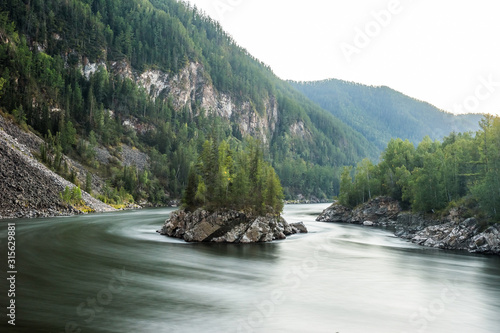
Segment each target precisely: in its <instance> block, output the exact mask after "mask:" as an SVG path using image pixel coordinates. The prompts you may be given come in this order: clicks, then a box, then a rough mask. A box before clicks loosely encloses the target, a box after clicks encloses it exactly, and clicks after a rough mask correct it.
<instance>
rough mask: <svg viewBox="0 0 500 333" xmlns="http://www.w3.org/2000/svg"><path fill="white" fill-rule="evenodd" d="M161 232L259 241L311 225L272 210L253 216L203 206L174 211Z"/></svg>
mask: <svg viewBox="0 0 500 333" xmlns="http://www.w3.org/2000/svg"><path fill="white" fill-rule="evenodd" d="M158 232H159V233H160V234H162V235H166V236H170V237H176V238H180V239H183V240H185V241H187V242H216V243H257V242H270V241H272V240H277V239H285V238H286V236H289V235H292V234H296V233H306V232H307V228H306V226H305V225H304V223H302V222H299V223H291V224H289V223H287V222H286V221H285V219H283V217H280V216H274V215H270V214H269V215H266V216H257V217H252V216H248V215H247V214H245V213H242V212H238V211H234V210H224V211H215V212H209V211H207V210H205V209H201V208H199V209H197V210H195V211H194V212H189V211H186V210H178V211H175V212H173V213H172V214H171V215H170V218H169V219H168V220H167V221H165V225H164V226H163V228H162V229H161V230H159V231H158Z"/></svg>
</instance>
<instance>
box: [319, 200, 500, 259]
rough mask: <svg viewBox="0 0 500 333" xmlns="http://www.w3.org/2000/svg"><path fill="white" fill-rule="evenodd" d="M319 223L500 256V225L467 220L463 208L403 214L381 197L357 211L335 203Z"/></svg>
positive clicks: (422, 243) (396, 203) (396, 205)
mask: <svg viewBox="0 0 500 333" xmlns="http://www.w3.org/2000/svg"><path fill="white" fill-rule="evenodd" d="M316 221H319V222H340V223H352V224H360V225H364V226H367V227H372V226H380V227H390V228H393V229H394V230H395V232H394V234H395V235H396V236H397V237H400V238H403V239H407V240H409V241H411V242H412V243H415V244H418V245H422V246H428V247H434V248H439V249H448V250H459V251H468V252H470V253H482V254H495V255H500V225H499V224H493V225H487V224H484V223H481V221H479V220H477V219H476V218H473V217H466V216H465V215H464V214H463V212H461V210H460V208H453V209H451V210H450V211H449V212H448V213H447V214H445V215H443V216H432V215H425V214H421V213H420V214H418V213H412V212H404V211H403V210H402V209H401V206H400V204H399V202H397V201H396V200H394V199H391V198H388V197H379V198H375V199H373V200H371V201H369V202H367V203H365V204H363V205H360V206H359V207H356V208H354V209H350V208H348V207H345V206H342V205H340V204H339V203H338V202H335V203H333V204H332V205H331V206H330V207H328V208H327V209H326V210H324V211H323V212H322V214H321V215H320V216H318V218H317V219H316Z"/></svg>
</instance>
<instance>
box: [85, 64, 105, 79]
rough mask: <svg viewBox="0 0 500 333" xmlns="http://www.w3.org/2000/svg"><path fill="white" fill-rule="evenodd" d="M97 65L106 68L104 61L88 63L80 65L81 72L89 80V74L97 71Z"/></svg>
mask: <svg viewBox="0 0 500 333" xmlns="http://www.w3.org/2000/svg"><path fill="white" fill-rule="evenodd" d="M99 67H104V69H106V70H107V67H106V63H104V62H99V63H88V64H87V65H85V66H82V74H83V75H84V76H85V78H86V79H87V80H90V76H91V75H93V74H94V73H95V72H97V70H98V69H99Z"/></svg>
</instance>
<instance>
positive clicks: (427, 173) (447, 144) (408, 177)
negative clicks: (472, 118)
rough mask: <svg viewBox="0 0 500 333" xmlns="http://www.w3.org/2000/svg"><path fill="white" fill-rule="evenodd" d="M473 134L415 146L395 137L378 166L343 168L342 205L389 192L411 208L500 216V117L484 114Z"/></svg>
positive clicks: (427, 139) (451, 136) (367, 162)
mask: <svg viewBox="0 0 500 333" xmlns="http://www.w3.org/2000/svg"><path fill="white" fill-rule="evenodd" d="M479 126H480V128H481V129H480V130H479V131H477V132H476V133H475V134H474V133H470V132H469V133H455V132H453V133H451V134H450V135H449V136H447V137H445V138H444V139H443V141H442V142H440V141H432V140H431V139H430V138H429V137H426V138H425V139H424V140H423V141H422V142H421V143H420V144H419V145H418V146H417V147H416V148H415V146H414V145H413V144H412V143H410V142H409V141H408V140H406V141H403V140H401V139H392V140H391V141H390V142H389V144H388V145H387V147H386V149H385V150H384V152H383V153H382V155H381V158H380V163H378V164H377V165H374V164H373V163H371V162H370V161H369V160H367V159H365V160H363V161H362V162H360V163H359V164H358V165H357V167H356V168H352V167H346V168H344V170H343V172H342V175H341V179H340V196H339V201H340V203H342V204H344V205H347V206H351V207H354V206H356V205H359V204H361V203H364V202H366V201H368V200H370V199H371V198H373V197H376V196H380V195H387V196H390V197H392V198H394V199H396V200H399V201H401V202H402V203H403V205H404V206H406V208H411V209H413V210H414V211H422V212H438V211H441V210H444V209H448V208H450V207H453V206H458V205H462V206H467V207H469V208H477V209H478V212H479V214H480V215H482V216H484V217H487V218H491V219H493V220H496V221H498V219H499V217H500V118H499V117H495V116H491V115H488V116H485V117H484V118H483V119H482V120H481V121H480V123H479Z"/></svg>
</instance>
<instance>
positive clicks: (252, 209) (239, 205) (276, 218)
mask: <svg viewBox="0 0 500 333" xmlns="http://www.w3.org/2000/svg"><path fill="white" fill-rule="evenodd" d="M246 145H247V147H246V149H239V150H234V149H232V148H231V147H230V145H229V144H228V143H227V142H225V141H222V142H221V143H220V144H219V143H217V141H216V140H213V139H211V140H207V141H206V142H205V143H204V145H203V152H202V153H201V155H200V157H199V158H198V160H199V162H198V164H197V165H192V166H191V170H190V172H189V176H188V183H187V186H186V189H185V190H184V195H183V200H182V201H183V208H182V209H181V210H178V211H175V212H173V213H172V214H171V216H170V218H169V219H168V220H167V221H166V222H165V225H164V226H163V228H162V229H161V230H158V232H159V233H161V234H162V235H166V236H170V237H176V238H181V239H184V240H185V241H187V242H217V243H256V242H270V241H272V240H278V239H285V238H286V236H288V235H292V234H295V233H301V232H304V233H305V232H307V228H306V227H305V225H304V223H302V222H299V223H294V224H288V223H287V222H286V221H285V219H283V217H281V215H280V214H281V211H282V210H283V189H282V187H281V183H280V180H279V178H278V176H277V175H276V173H275V171H274V169H273V167H272V166H271V165H270V164H269V163H268V162H266V161H264V158H263V154H262V150H261V147H260V144H259V142H257V141H252V140H251V139H249V141H247V143H246Z"/></svg>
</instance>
